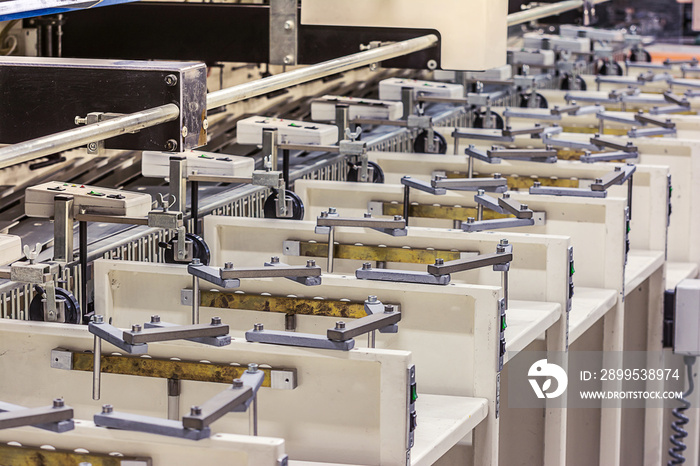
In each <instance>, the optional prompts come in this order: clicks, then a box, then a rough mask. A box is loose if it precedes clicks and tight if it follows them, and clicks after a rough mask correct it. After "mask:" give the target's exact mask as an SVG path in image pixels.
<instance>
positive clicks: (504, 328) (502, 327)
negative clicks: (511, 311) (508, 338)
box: [501, 316, 508, 332]
mask: <svg viewBox="0 0 700 466" xmlns="http://www.w3.org/2000/svg"><path fill="white" fill-rule="evenodd" d="M507 328H508V324H507V323H506V316H503V318H501V331H502V332H505V330H506V329H507Z"/></svg>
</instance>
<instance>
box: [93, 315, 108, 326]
mask: <svg viewBox="0 0 700 466" xmlns="http://www.w3.org/2000/svg"><path fill="white" fill-rule="evenodd" d="M93 321H94V322H95V323H96V324H102V323H104V321H105V318H104V316H101V315H96V316H95V317H93Z"/></svg>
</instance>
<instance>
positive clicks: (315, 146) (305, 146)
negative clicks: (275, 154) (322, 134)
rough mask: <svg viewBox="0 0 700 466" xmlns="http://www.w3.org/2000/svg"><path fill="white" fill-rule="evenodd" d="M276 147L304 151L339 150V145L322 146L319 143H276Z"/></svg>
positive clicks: (334, 151) (336, 151)
mask: <svg viewBox="0 0 700 466" xmlns="http://www.w3.org/2000/svg"><path fill="white" fill-rule="evenodd" d="M277 148H278V149H282V150H286V151H290V150H300V151H304V152H332V153H335V154H337V153H338V152H340V147H339V146H322V145H320V144H277Z"/></svg>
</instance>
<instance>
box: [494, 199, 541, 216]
mask: <svg viewBox="0 0 700 466" xmlns="http://www.w3.org/2000/svg"><path fill="white" fill-rule="evenodd" d="M498 205H499V206H501V208H502V209H503V210H504V212H506V213H509V214H512V215H515V216H516V217H517V218H519V219H531V218H532V217H533V212H532V209H529V208H528V206H527V205H526V204H521V203H520V202H518V201H516V200H514V199H511V198H510V197H500V198H498Z"/></svg>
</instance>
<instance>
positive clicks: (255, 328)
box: [253, 324, 265, 332]
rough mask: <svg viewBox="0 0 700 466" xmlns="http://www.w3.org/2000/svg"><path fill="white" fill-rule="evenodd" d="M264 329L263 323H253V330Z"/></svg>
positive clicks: (259, 330) (260, 330)
mask: <svg viewBox="0 0 700 466" xmlns="http://www.w3.org/2000/svg"><path fill="white" fill-rule="evenodd" d="M263 330H265V327H263V324H255V325H253V331H255V332H262V331H263Z"/></svg>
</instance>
